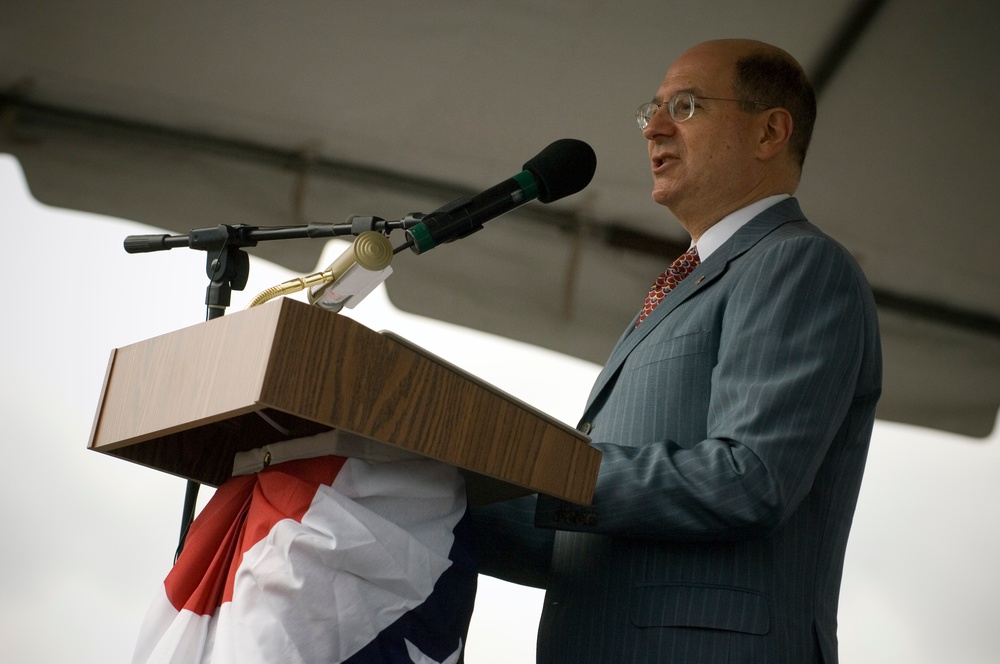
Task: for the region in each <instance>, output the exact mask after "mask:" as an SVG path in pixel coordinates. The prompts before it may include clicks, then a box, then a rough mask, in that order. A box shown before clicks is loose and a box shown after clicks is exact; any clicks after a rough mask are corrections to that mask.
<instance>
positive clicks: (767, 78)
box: [733, 49, 816, 168]
mask: <svg viewBox="0 0 1000 664" xmlns="http://www.w3.org/2000/svg"><path fill="white" fill-rule="evenodd" d="M733 91H734V92H736V94H737V96H738V97H739V98H740V99H743V100H745V101H759V102H764V103H766V104H767V105H768V106H770V107H771V108H777V107H780V108H784V109H786V110H787V111H788V112H789V113H791V115H792V137H791V139H789V148H790V149H791V151H792V153H793V154H794V155H796V156H797V157H798V162H799V168H801V167H802V164H803V163H804V162H805V159H806V152H808V150H809V142H810V140H812V132H813V125H814V124H815V123H816V92H815V91H814V90H813V86H812V84H811V83H810V82H809V79H808V77H807V76H806V73H805V72H804V71H803V70H802V67H801V66H799V63H798V62H796V61H795V59H794V58H792V57H791V56H790V55H788V54H787V53H785V52H784V51H782V50H780V49H774V50H763V49H762V50H759V51H755V52H753V53H750V54H749V55H745V56H743V57H742V58H740V59H739V60H737V61H736V76H735V77H734V78H733ZM745 110H747V111H749V112H752V111H755V110H759V107H756V106H754V105H753V104H746V108H745Z"/></svg>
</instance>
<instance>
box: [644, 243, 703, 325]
mask: <svg viewBox="0 0 1000 664" xmlns="http://www.w3.org/2000/svg"><path fill="white" fill-rule="evenodd" d="M700 262H701V259H700V257H699V256H698V247H696V246H695V247H691V248H690V249H688V250H687V251H685V252H684V253H683V254H681V255H680V256H678V257H677V260H675V261H674V262H673V263H671V264H670V267H668V268H667V269H666V270H665V271H664V272H663V274H661V275H660V276H659V277H657V278H656V281H655V282H653V286H652V287H651V288H650V289H649V294H648V295H646V301H645V302H644V303H643V305H642V311H641V312H640V313H639V320H637V321H636V323H635V324H636V327H638V326H639V323H641V322H642V321H644V320H646V317H647V316H648V315H649V314H651V313H653V309H655V308H656V305H658V304H659V303H660V302H662V301H663V298H665V297H666V296H667V293H669V292H670V291H672V290H673V289H674V288H676V287H677V284H679V283H680V282H682V281H684V278H685V277H687V276H688V275H689V274H691V273H692V272H694V269H695V268H696V267H698V264H699V263H700Z"/></svg>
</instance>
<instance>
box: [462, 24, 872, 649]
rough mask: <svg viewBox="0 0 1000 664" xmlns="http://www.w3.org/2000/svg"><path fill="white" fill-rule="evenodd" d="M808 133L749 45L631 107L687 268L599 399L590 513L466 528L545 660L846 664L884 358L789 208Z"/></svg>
mask: <svg viewBox="0 0 1000 664" xmlns="http://www.w3.org/2000/svg"><path fill="white" fill-rule="evenodd" d="M814 117H815V96H814V93H813V91H812V88H811V86H810V85H809V83H808V81H807V79H806V77H805V74H804V73H803V71H802V69H801V67H800V66H799V65H798V63H797V62H795V60H794V59H793V58H792V57H791V56H790V55H788V54H787V53H785V52H784V51H782V50H780V49H778V48H776V47H773V46H770V45H767V44H762V43H759V42H753V41H746V40H722V41H712V42H707V43H704V44H699V45H697V46H695V47H693V48H691V49H690V50H688V51H686V52H685V53H684V54H683V55H681V57H680V58H678V59H677V60H676V61H675V62H674V63H673V65H672V66H671V67H670V69H669V71H668V72H667V75H666V78H665V79H664V80H663V83H662V84H661V85H660V88H659V90H658V92H657V94H656V96H655V97H654V99H653V101H652V102H651V103H649V104H644V105H643V106H641V107H640V109H639V111H638V113H637V119H638V121H639V125H640V127H641V128H642V133H643V135H644V136H645V138H646V140H647V142H648V146H649V159H650V165H651V169H652V175H653V198H654V200H656V201H657V202H658V203H661V204H662V205H665V206H666V207H667V208H669V210H670V211H671V212H672V213H673V215H674V216H675V217H676V218H677V219H678V220H679V221H680V223H681V224H682V225H683V226H684V228H685V229H686V230H687V232H688V233H689V234H690V235H691V240H692V246H693V247H694V248H695V249H696V251H697V256H696V255H694V254H693V253H692V254H689V255H686V257H685V259H684V261H682V264H681V265H680V266H679V273H677V274H675V275H670V274H665V276H664V277H662V278H661V280H660V281H659V285H658V286H655V287H654V288H653V289H651V293H650V296H649V298H647V302H646V304H645V306H644V307H643V310H642V313H641V314H640V315H637V316H636V319H635V320H634V321H633V322H632V323H631V324H630V325H629V326H628V328H627V329H626V331H625V333H624V334H623V336H622V338H621V339H620V340H619V342H618V344H617V346H616V347H615V348H614V350H613V351H612V353H611V356H610V358H609V360H608V363H607V365H606V366H605V367H604V370H603V372H602V373H601V374H600V376H599V378H598V379H597V383H596V384H595V386H594V388H593V391H592V393H591V395H590V398H589V400H588V403H587V405H586V409H585V411H584V414H583V418H582V420H581V424H580V429H581V430H582V431H584V432H586V433H588V434H589V435H590V437H591V440H592V444H593V445H594V447H596V448H598V449H599V450H600V451H601V452H602V453H603V458H602V462H601V467H600V472H599V475H598V480H597V486H596V490H595V495H594V501H593V504H592V505H590V506H585V507H583V506H578V505H572V504H569V503H564V502H561V501H557V500H555V499H552V498H547V497H544V496H542V497H538V498H537V499H535V498H534V497H531V498H527V499H521V500H519V501H510V502H508V503H503V504H500V505H496V506H492V507H490V508H487V509H484V510H481V511H479V512H478V513H477V517H476V518H477V524H478V527H479V528H480V534H481V537H482V538H483V540H484V541H488V542H489V544H488V546H483V547H482V551H481V558H482V571H483V573H486V574H491V575H494V576H499V577H501V578H506V579H509V580H512V581H516V582H520V583H527V584H531V585H537V586H539V587H544V588H545V589H546V595H545V603H544V609H543V614H542V619H541V624H540V627H539V635H538V662H544V663H545V664H554V663H557V662H566V663H571V664H581V663H586V662H595V663H596V662H600V663H602V664H621V663H625V662H682V663H683V662H696V663H699V664H706V663H715V662H760V663H764V662H766V663H767V664H780V663H787V664H806V663H809V662H823V663H825V664H831V663H833V662H836V661H837V634H836V632H837V604H838V596H839V590H840V579H841V573H842V568H843V561H844V551H845V548H846V545H847V538H848V532H849V530H850V525H851V520H852V517H853V513H854V509H855V505H856V502H857V497H858V492H859V489H860V486H861V478H862V473H863V470H864V464H865V458H866V455H867V450H868V444H869V439H870V437H871V431H872V425H873V422H874V417H875V415H874V414H875V404H876V401H877V400H878V397H879V394H880V392H881V354H880V345H879V334H878V324H877V320H876V312H875V306H874V303H873V299H872V295H871V290H870V288H869V286H868V284H867V283H866V281H865V278H864V276H863V275H862V273H861V270H860V269H859V267H858V266H857V264H856V263H855V262H854V261H853V260H852V258H851V256H850V255H849V254H848V252H847V251H846V250H845V249H844V248H843V247H841V246H840V245H838V244H837V243H836V242H834V241H833V240H832V239H830V238H829V237H827V236H826V235H824V234H823V233H822V232H820V231H819V230H818V229H817V228H816V227H814V226H813V225H811V224H810V223H809V222H808V221H807V220H806V219H805V217H804V216H803V214H802V212H801V210H800V208H799V204H798V202H797V201H796V199H794V198H792V197H791V196H792V194H793V193H794V192H795V189H796V187H797V185H798V182H799V177H800V174H801V170H802V164H803V160H804V158H805V154H806V150H807V148H808V144H809V139H810V134H811V131H812V124H813V120H814ZM668 272H669V271H668ZM637 304H638V303H637Z"/></svg>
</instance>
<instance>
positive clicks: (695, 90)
mask: <svg viewBox="0 0 1000 664" xmlns="http://www.w3.org/2000/svg"><path fill="white" fill-rule="evenodd" d="M682 92H688V93H690V94H692V95H694V96H695V97H697V96H699V95H700V94H701V91H700V90H699V89H698V88H681V89H680V90H674V91H673V92H671V93H670V95H668V96H667V99H670V97H673V96H674V95H677V94H680V93H682ZM652 101H653V103H656V104H662V103H663V102H664V101H666V100H665V99H663V98H662V97H660V95H656V96H655V97H653V99H652Z"/></svg>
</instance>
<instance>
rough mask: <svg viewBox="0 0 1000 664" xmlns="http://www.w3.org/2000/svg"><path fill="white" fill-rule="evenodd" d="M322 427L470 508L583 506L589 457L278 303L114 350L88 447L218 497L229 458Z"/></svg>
mask: <svg viewBox="0 0 1000 664" xmlns="http://www.w3.org/2000/svg"><path fill="white" fill-rule="evenodd" d="M331 428H338V429H343V430H347V431H350V432H353V433H356V434H360V435H362V436H366V437H368V438H372V439H375V440H378V441H381V442H383V443H386V444H389V445H393V446H395V447H399V448H402V449H405V450H409V451H411V452H414V453H416V454H420V455H422V456H425V457H429V458H432V459H437V460H438V461H442V462H445V463H448V464H451V465H454V466H456V467H458V468H461V469H463V470H464V471H465V475H466V480H467V485H468V491H469V502H470V503H471V504H473V505H476V504H486V503H489V502H493V501H496V500H502V499H505V498H512V497H516V496H519V495H526V494H529V493H535V492H538V493H544V494H548V495H551V496H555V497H558V498H563V499H565V500H569V501H572V502H574V503H579V504H589V503H590V501H591V499H592V495H593V488H594V483H595V482H596V480H597V469H598V465H599V464H600V452H598V451H597V450H595V449H594V448H592V447H590V446H589V445H588V444H587V442H588V438H587V437H586V436H584V435H583V434H581V433H579V432H577V431H575V430H574V429H572V428H570V427H568V426H566V425H564V424H562V423H559V422H557V421H555V420H553V419H552V418H549V417H548V416H546V415H544V414H542V413H540V412H538V411H536V410H535V409H533V408H531V407H529V406H527V405H526V404H523V403H521V402H519V401H517V400H516V399H514V398H512V397H511V396H509V395H506V394H505V393H503V392H501V391H500V390H498V389H496V388H494V387H492V386H490V385H487V384H485V383H483V382H482V381H479V380H477V379H476V378H474V377H473V376H470V375H469V374H467V373H465V372H463V371H461V370H459V369H457V368H455V367H453V366H451V365H449V364H448V363H446V362H444V361H443V360H441V359H439V358H436V357H434V356H432V355H430V354H428V353H427V352H425V351H423V350H421V349H419V348H417V347H415V346H413V345H412V344H409V343H408V342H406V341H404V340H402V339H400V338H398V337H395V336H392V335H388V334H380V333H377V332H374V331H372V330H370V329H368V328H367V327H365V326H363V325H361V324H360V323H357V322H356V321H353V320H351V319H350V318H346V317H344V316H340V315H337V314H334V313H331V312H329V311H325V310H323V309H320V308H318V307H313V306H309V305H307V304H304V303H302V302H298V301H296V300H291V299H287V298H284V299H280V300H276V301H273V302H270V303H268V304H265V305H262V306H259V307H255V308H252V309H249V310H246V311H242V312H239V313H234V314H230V315H227V316H222V317H220V318H217V319H215V320H211V321H207V322H204V323H200V324H198V325H194V326H191V327H188V328H184V329H181V330H177V331H176V332H172V333H170V334H166V335H163V336H159V337H155V338H153V339H148V340H146V341H142V342H139V343H136V344H133V345H131V346H126V347H123V348H118V349H116V350H114V351H112V354H111V360H110V363H109V366H108V371H107V375H106V376H105V381H104V387H103V390H102V393H101V400H100V405H99V407H98V410H97V414H96V416H95V420H94V427H93V430H92V432H91V437H90V443H89V447H90V449H93V450H97V451H98V452H104V453H106V454H111V455H113V456H117V457H120V458H123V459H128V460H130V461H134V462H136V463H140V464H143V465H146V466H150V467H152V468H156V469H158V470H162V471H165V472H168V473H172V474H174V475H178V476H181V477H184V478H187V479H191V480H195V481H198V482H201V483H203V484H208V485H212V486H218V485H220V484H222V483H223V482H225V481H226V480H227V479H228V478H229V476H230V473H231V471H232V464H233V457H234V455H235V453H236V452H240V451H245V450H248V449H253V448H256V447H261V446H262V445H266V444H269V443H274V442H277V441H281V440H289V439H292V438H299V437H302V436H308V435H313V434H316V433H319V432H322V431H327V430H329V429H331Z"/></svg>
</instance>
